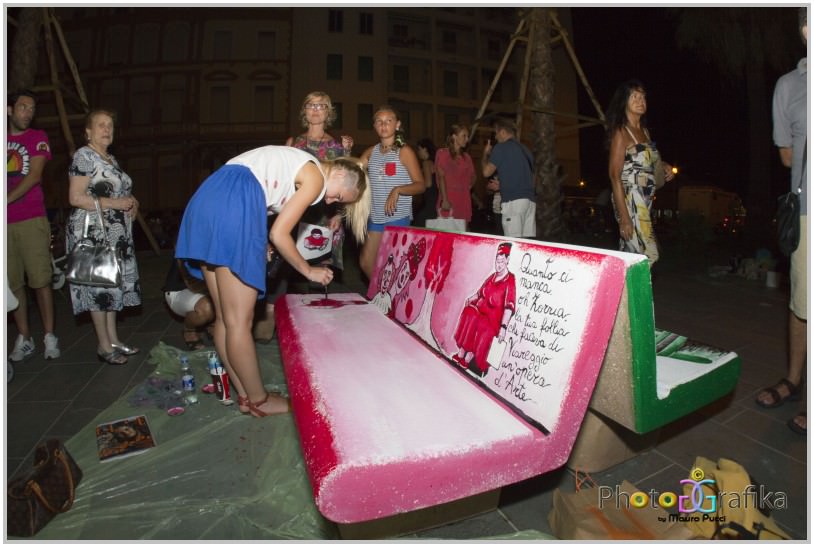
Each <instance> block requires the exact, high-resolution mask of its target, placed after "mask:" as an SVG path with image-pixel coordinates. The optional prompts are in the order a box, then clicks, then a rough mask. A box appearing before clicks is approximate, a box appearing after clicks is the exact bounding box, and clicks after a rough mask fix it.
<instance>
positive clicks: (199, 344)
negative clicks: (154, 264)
mask: <svg viewBox="0 0 814 547" xmlns="http://www.w3.org/2000/svg"><path fill="white" fill-rule="evenodd" d="M182 268H183V266H182V265H181V264H179V261H178V260H173V261H172V264H171V265H170V270H169V272H167V279H166V280H165V281H164V288H163V291H164V300H165V301H166V302H167V306H168V307H169V308H170V310H172V312H173V313H174V314H176V315H179V316H181V317H183V318H184V331H183V336H184V343H185V344H186V346H187V349H188V350H190V351H196V350H199V349H203V348H204V347H205V346H206V344H204V342H203V340H201V332H200V331H201V330H202V329H203V328H204V327H206V326H207V325H210V324H211V323H212V321H214V320H215V309H214V307H212V299H211V298H209V294H208V293H207V291H206V286H205V285H204V283H203V281H199V280H197V279H194V278H192V277H190V276H189V275H185V273H186V272H185V271H183V270H182Z"/></svg>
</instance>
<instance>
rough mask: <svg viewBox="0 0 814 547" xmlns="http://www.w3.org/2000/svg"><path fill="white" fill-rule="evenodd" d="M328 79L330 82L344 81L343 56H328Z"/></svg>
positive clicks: (331, 54)
mask: <svg viewBox="0 0 814 547" xmlns="http://www.w3.org/2000/svg"><path fill="white" fill-rule="evenodd" d="M326 77H327V78H328V79H329V80H341V79H342V56H341V55H339V54H336V53H329V54H328V70H327V71H326Z"/></svg>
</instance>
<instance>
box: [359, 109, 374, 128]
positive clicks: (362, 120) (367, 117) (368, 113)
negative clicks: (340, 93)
mask: <svg viewBox="0 0 814 547" xmlns="http://www.w3.org/2000/svg"><path fill="white" fill-rule="evenodd" d="M371 127H373V105H372V104H360V105H359V106H358V107H356V129H370V128H371Z"/></svg>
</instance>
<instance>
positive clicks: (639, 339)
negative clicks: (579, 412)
mask: <svg viewBox="0 0 814 547" xmlns="http://www.w3.org/2000/svg"><path fill="white" fill-rule="evenodd" d="M625 284H626V285H627V307H628V318H629V321H630V345H631V347H630V351H631V357H632V363H631V374H632V376H633V377H632V378H631V382H632V386H633V419H634V423H635V426H636V431H637V432H639V431H640V430H641V425H640V422H641V420H642V416H643V415H644V414H649V413H651V412H652V411H653V410H654V409H653V408H652V404H651V403H652V400H653V399H655V398H656V337H655V334H654V333H655V329H656V324H655V319H654V314H653V285H652V284H651V282H650V264H649V263H648V261H647V260H643V261H641V262H639V263H637V264H634V265H633V266H631V267H629V268H628V269H627V275H626V276H625Z"/></svg>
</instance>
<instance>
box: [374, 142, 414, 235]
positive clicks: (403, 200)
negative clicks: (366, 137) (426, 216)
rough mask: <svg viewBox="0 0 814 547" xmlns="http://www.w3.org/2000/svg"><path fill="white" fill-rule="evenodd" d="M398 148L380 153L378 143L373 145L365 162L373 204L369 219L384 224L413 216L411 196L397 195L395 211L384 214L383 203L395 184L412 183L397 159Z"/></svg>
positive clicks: (405, 169)
mask: <svg viewBox="0 0 814 547" xmlns="http://www.w3.org/2000/svg"><path fill="white" fill-rule="evenodd" d="M399 151H400V149H395V150H390V151H388V152H387V153H385V154H382V153H381V150H380V145H378V144H377V145H376V146H374V147H373V152H372V153H371V154H370V160H369V161H368V164H367V175H368V177H369V178H370V190H371V194H372V197H373V204H372V208H371V211H370V220H372V221H373V222H375V223H376V224H384V223H385V222H392V221H394V220H401V219H403V218H409V219H412V218H413V196H404V195H402V196H399V201H398V205H397V206H396V212H395V213H394V214H393V215H392V216H387V215H385V214H384V204H385V203H387V196H389V195H390V191H391V190H392V189H393V188H395V187H396V186H404V185H407V184H412V182H413V181H412V179H411V178H410V174H409V173H408V172H407V168H406V167H404V165H403V164H402V163H401V160H400V159H399Z"/></svg>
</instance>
